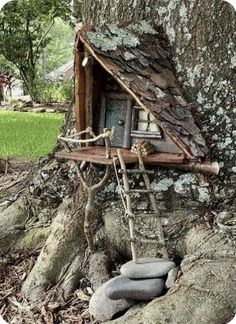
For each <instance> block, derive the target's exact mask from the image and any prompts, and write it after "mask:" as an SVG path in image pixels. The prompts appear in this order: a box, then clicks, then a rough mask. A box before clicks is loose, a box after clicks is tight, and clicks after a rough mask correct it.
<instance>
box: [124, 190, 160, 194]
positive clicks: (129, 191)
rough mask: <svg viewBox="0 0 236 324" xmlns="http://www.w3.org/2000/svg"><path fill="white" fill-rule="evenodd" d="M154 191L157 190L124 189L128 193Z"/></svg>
mask: <svg viewBox="0 0 236 324" xmlns="http://www.w3.org/2000/svg"><path fill="white" fill-rule="evenodd" d="M154 192H155V190H153V189H130V190H125V191H124V193H125V194H126V195H129V194H130V193H154Z"/></svg>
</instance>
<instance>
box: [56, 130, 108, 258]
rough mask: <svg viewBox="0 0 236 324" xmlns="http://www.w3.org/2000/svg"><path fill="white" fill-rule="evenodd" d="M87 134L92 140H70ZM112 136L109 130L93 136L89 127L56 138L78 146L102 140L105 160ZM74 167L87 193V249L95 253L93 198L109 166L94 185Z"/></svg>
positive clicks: (106, 177) (101, 184)
mask: <svg viewBox="0 0 236 324" xmlns="http://www.w3.org/2000/svg"><path fill="white" fill-rule="evenodd" d="M85 134H88V135H90V136H91V137H92V138H88V139H75V138H72V137H74V136H81V135H85ZM113 136H114V129H113V128H112V129H109V128H105V129H104V130H103V133H102V134H99V135H97V136H96V135H95V134H94V133H93V131H92V129H91V127H88V128H87V129H85V130H84V131H82V132H80V133H78V134H75V135H73V136H71V137H63V136H61V135H60V136H58V139H59V140H60V141H62V142H64V143H66V145H68V143H78V144H89V143H95V142H97V141H99V140H101V139H104V142H105V149H106V158H107V159H111V158H112V156H111V140H112V138H113ZM68 147H69V146H68ZM74 164H75V166H76V170H77V174H78V177H79V179H80V181H81V183H82V185H83V186H84V188H85V189H86V190H87V192H88V200H87V204H86V207H85V219H84V233H85V236H86V239H87V242H88V247H89V249H90V252H92V253H93V252H95V244H94V240H93V232H92V226H91V217H92V215H93V214H95V212H96V204H95V197H96V194H97V192H98V191H99V190H100V189H101V188H102V187H104V185H105V184H106V182H107V181H108V179H109V178H110V176H111V165H106V171H105V174H104V176H103V178H102V179H101V180H100V181H99V182H98V183H97V184H94V185H92V186H91V185H89V183H88V181H87V180H86V179H85V178H84V175H83V172H82V170H81V168H80V166H79V165H78V164H77V163H76V162H74Z"/></svg>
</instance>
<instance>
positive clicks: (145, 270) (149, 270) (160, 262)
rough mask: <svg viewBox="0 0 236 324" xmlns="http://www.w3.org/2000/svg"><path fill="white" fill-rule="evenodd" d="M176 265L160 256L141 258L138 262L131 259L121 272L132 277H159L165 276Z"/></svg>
mask: <svg viewBox="0 0 236 324" xmlns="http://www.w3.org/2000/svg"><path fill="white" fill-rule="evenodd" d="M175 267H176V265H175V263H174V262H173V261H168V260H164V259H158V258H143V259H139V260H138V263H134V262H133V261H129V262H127V263H125V264H124V265H123V266H122V267H121V269H120V272H121V274H122V275H123V276H126V277H128V278H130V279H146V278H158V277H162V276H165V275H166V274H167V273H168V272H169V271H170V270H171V269H173V268H175Z"/></svg>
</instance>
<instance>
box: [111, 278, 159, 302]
mask: <svg viewBox="0 0 236 324" xmlns="http://www.w3.org/2000/svg"><path fill="white" fill-rule="evenodd" d="M164 285H165V281H164V280H163V279H161V278H154V279H136V280H132V279H129V278H127V277H124V276H118V277H116V278H114V280H112V281H111V282H110V283H109V284H108V285H107V286H106V289H105V293H106V295H107V297H109V298H110V299H120V298H127V299H134V300H152V299H154V298H155V297H158V296H160V295H161V294H162V292H163V290H164Z"/></svg>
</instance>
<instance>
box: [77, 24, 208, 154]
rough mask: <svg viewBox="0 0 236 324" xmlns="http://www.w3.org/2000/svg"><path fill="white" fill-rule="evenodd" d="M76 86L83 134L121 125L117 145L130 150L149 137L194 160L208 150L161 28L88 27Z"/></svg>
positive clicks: (81, 40) (80, 45)
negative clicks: (84, 131) (184, 95)
mask: <svg viewBox="0 0 236 324" xmlns="http://www.w3.org/2000/svg"><path fill="white" fill-rule="evenodd" d="M75 84H76V88H75V91H76V93H75V95H76V96H75V109H76V123H77V129H78V131H81V130H83V129H85V128H86V127H87V126H91V127H92V129H93V130H94V131H95V133H99V132H101V130H102V129H103V128H110V127H115V132H116V134H115V137H114V139H113V141H112V143H111V144H112V146H114V147H121V148H127V149H130V148H131V146H132V144H134V143H135V142H137V141H140V140H143V139H148V140H149V141H150V142H152V143H153V144H154V145H155V147H156V151H157V152H167V153H183V154H184V156H185V157H186V158H187V159H189V160H193V159H198V158H201V157H203V156H204V155H205V153H206V152H207V148H206V144H205V141H204V139H203V138H202V136H201V134H200V130H199V128H198V127H197V126H196V124H195V122H194V119H193V116H192V113H191V105H189V104H188V103H187V102H186V101H185V99H184V98H183V95H182V90H181V87H180V85H179V83H178V81H177V78H176V76H175V69H174V65H173V62H172V60H171V58H170V50H169V47H168V43H167V41H166V38H165V36H164V35H163V33H162V30H161V29H160V28H156V29H154V28H152V27H151V26H150V25H149V24H147V23H146V22H141V23H136V24H128V25H123V26H117V25H114V24H107V25H104V26H103V27H101V28H92V27H90V28H86V27H84V28H82V29H81V30H80V31H79V32H78V35H77V42H76V59H75Z"/></svg>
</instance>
